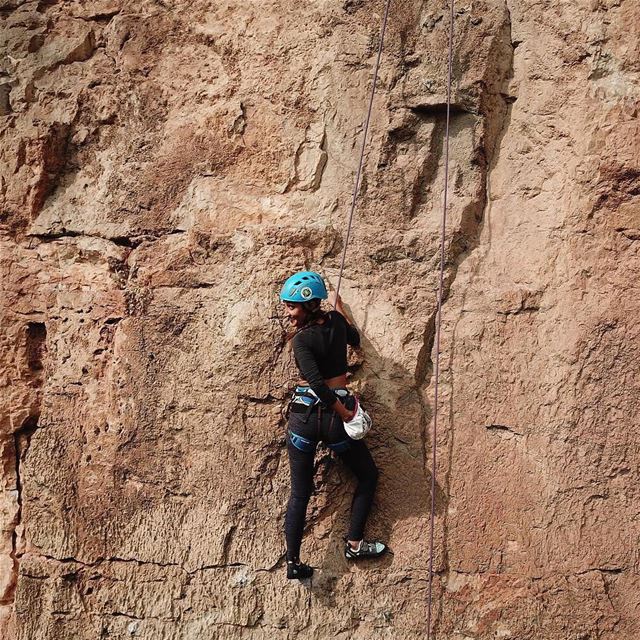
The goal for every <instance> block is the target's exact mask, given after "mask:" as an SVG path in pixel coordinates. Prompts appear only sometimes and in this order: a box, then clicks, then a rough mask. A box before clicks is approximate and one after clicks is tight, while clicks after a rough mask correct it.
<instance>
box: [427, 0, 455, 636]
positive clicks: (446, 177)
mask: <svg viewBox="0 0 640 640" xmlns="http://www.w3.org/2000/svg"><path fill="white" fill-rule="evenodd" d="M453 4H454V0H450V2H449V56H448V62H447V122H446V128H445V134H444V197H443V203H442V224H441V233H440V280H439V282H438V304H437V311H436V335H435V343H434V348H435V350H436V362H435V372H434V382H433V384H434V396H433V436H432V440H431V450H432V455H431V513H430V518H429V598H428V608H427V640H430V639H431V610H432V608H433V538H434V531H435V514H436V444H437V435H438V431H437V429H438V390H439V386H440V328H441V325H442V296H443V291H444V262H445V250H444V249H445V240H446V231H447V204H448V198H447V196H448V192H449V122H450V119H451V76H452V68H453V24H454V18H455V15H454V11H453Z"/></svg>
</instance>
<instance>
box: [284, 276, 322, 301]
mask: <svg viewBox="0 0 640 640" xmlns="http://www.w3.org/2000/svg"><path fill="white" fill-rule="evenodd" d="M326 299H327V287H326V286H325V284H324V280H323V279H322V276H321V275H320V274H319V273H316V272H315V271H298V273H294V274H293V275H292V276H291V277H289V278H287V279H286V281H285V283H284V284H283V285H282V289H281V291H280V300H282V301H283V302H309V300H326Z"/></svg>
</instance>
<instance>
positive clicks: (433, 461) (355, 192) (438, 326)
mask: <svg viewBox="0 0 640 640" xmlns="http://www.w3.org/2000/svg"><path fill="white" fill-rule="evenodd" d="M454 2H455V0H449V46H448V60H447V112H446V128H445V141H444V188H443V191H444V194H443V206H442V222H441V232H440V268H439V271H440V276H439V281H438V297H437V305H436V326H435V342H434V348H435V352H436V358H435V367H434V369H435V371H434V398H433V405H434V406H433V432H432V457H431V467H432V470H431V510H430V516H429V582H428V602H427V640H430V639H431V616H432V609H433V551H434V530H435V512H436V502H435V500H436V462H437V458H436V444H437V427H438V400H439V394H438V391H439V384H440V329H441V325H442V296H443V290H444V263H445V240H446V229H447V206H448V191H449V124H450V120H451V85H452V68H453V27H454V19H455V14H454ZM390 5H391V0H387V2H386V5H385V11H384V18H383V20H382V27H381V29H380V41H379V43H378V56H377V58H376V65H375V70H374V74H373V83H372V86H371V94H370V96H369V107H368V110H367V117H366V120H365V125H364V131H363V134H362V146H361V148H360V160H359V162H358V170H357V172H356V181H355V185H354V187H353V196H352V198H351V208H350V211H349V218H348V222H347V231H346V234H345V240H344V247H343V250H342V259H341V261H340V271H339V273H338V284H337V285H336V302H335V304H334V308H335V307H336V305H337V302H338V294H339V293H340V284H341V282H342V273H343V271H344V264H345V258H346V255H347V247H348V245H349V238H350V236H351V226H352V223H353V216H354V212H355V208H356V200H357V197H358V191H359V189H360V180H361V175H362V166H363V164H364V152H365V148H366V144H367V134H368V132H369V123H370V121H371V112H372V109H373V99H374V97H375V92H376V85H377V82H378V72H379V69H380V60H381V57H382V48H383V45H384V35H385V31H386V28H387V19H388V16H389V7H390Z"/></svg>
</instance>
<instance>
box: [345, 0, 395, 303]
mask: <svg viewBox="0 0 640 640" xmlns="http://www.w3.org/2000/svg"><path fill="white" fill-rule="evenodd" d="M390 6H391V0H387V4H386V6H385V9H384V17H383V18H382V27H381V28H380V41H379V42H378V57H377V58H376V66H375V71H374V72H373V84H372V85H371V95H370V96H369V109H368V110H367V119H366V120H365V123H364V131H363V133H362V146H361V147H360V161H359V162H358V171H357V172H356V182H355V184H354V186H353V196H352V197H351V210H350V211H349V221H348V223H347V233H346V235H345V239H344V248H343V249H342V260H341V261H340V272H339V274H338V284H337V285H336V302H337V300H338V294H339V293H340V283H341V282H342V272H343V271H344V261H345V258H346V256H347V247H348V246H349V238H350V236H351V223H352V222H353V214H354V212H355V210H356V200H357V198H358V191H359V189H360V178H361V176H362V165H363V164H364V150H365V148H366V146H367V134H368V133H369V122H370V121H371V111H372V110H373V98H374V97H375V95H376V85H377V84H378V72H379V70H380V59H381V58H382V47H383V45H384V34H385V31H386V30H387V18H388V17H389V7H390ZM334 308H335V305H334Z"/></svg>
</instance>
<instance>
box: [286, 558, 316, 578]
mask: <svg viewBox="0 0 640 640" xmlns="http://www.w3.org/2000/svg"><path fill="white" fill-rule="evenodd" d="M312 575H313V567H310V566H309V565H308V564H302V562H292V561H291V560H287V578H289V580H306V579H307V578H310V577H311V576H312Z"/></svg>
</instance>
